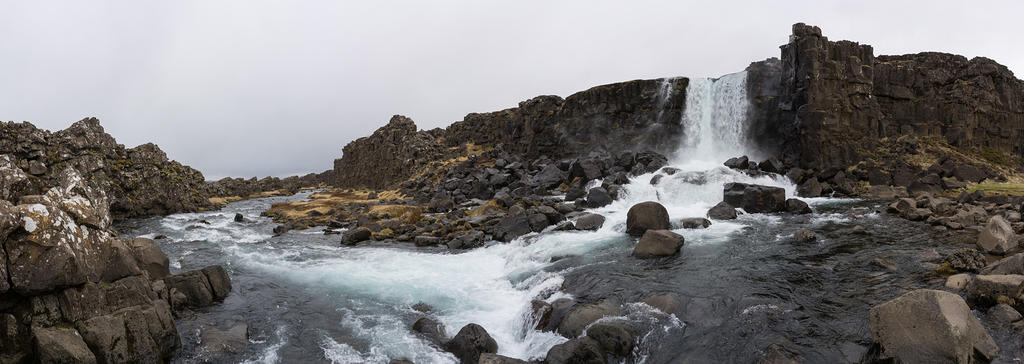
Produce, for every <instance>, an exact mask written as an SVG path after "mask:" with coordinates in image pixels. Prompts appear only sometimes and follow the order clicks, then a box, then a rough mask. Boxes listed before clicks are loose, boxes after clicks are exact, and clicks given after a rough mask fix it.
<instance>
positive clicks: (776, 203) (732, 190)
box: [723, 183, 786, 213]
mask: <svg viewBox="0 0 1024 364" xmlns="http://www.w3.org/2000/svg"><path fill="white" fill-rule="evenodd" d="M723 196H724V201H725V202H726V203H728V204H729V205H732V206H733V207H739V208H742V209H743V211H746V212H748V213H761V212H779V211H783V210H785V209H786V190H785V189H782V188H780V187H771V186H762V185H752V184H745V183H726V184H725V191H724V193H723Z"/></svg>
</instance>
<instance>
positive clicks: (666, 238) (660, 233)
mask: <svg viewBox="0 0 1024 364" xmlns="http://www.w3.org/2000/svg"><path fill="white" fill-rule="evenodd" d="M683 243H684V239H683V236H682V235H679V234H676V233H674V232H671V231H668V230H647V232H645V233H644V236H643V237H641V238H640V241H639V242H637V243H636V247H634V248H633V256H634V257H637V258H658V257H667V256H672V255H676V254H677V253H679V249H680V248H682V247H683Z"/></svg>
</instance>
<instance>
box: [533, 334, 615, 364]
mask: <svg viewBox="0 0 1024 364" xmlns="http://www.w3.org/2000/svg"><path fill="white" fill-rule="evenodd" d="M544 363H546V364H606V363H607V361H606V360H605V358H604V350H602V349H601V344H600V343H598V342H597V340H594V339H592V338H590V337H586V336H584V337H581V338H576V339H572V340H569V341H566V342H564V343H561V344H558V345H555V346H552V347H551V349H549V350H548V354H547V356H546V357H545V359H544Z"/></svg>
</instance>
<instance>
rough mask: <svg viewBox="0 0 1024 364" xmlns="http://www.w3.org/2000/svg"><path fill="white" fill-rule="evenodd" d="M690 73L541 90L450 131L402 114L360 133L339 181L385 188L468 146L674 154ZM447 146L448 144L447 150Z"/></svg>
mask: <svg viewBox="0 0 1024 364" xmlns="http://www.w3.org/2000/svg"><path fill="white" fill-rule="evenodd" d="M687 84H688V80H687V79H685V78H676V79H656V80H637V81H629V82H623V83H616V84H610V85H604V86H598V87H594V88H591V89H589V90H586V91H582V92H579V93H576V94H573V95H571V96H569V97H567V98H565V99H562V98H560V97H558V96H539V97H535V98H533V99H530V100H526V101H523V102H521V103H519V107H515V108H511V109H506V110H502V111H495V112H490V113H482V114H481V113H473V114H469V115H466V117H465V118H464V119H463V120H462V121H458V122H455V123H453V124H452V125H451V126H449V127H448V128H447V129H444V130H440V129H435V130H431V131H417V130H416V125H415V124H414V123H413V122H412V120H410V119H409V118H406V117H404V116H395V117H393V118H392V119H391V121H390V122H389V123H388V125H386V126H384V127H382V128H380V129H378V130H377V131H376V132H374V133H373V135H371V136H369V137H365V138H360V139H357V140H355V141H353V142H351V143H349V144H348V145H346V146H345V148H344V154H343V155H342V158H340V159H338V160H335V164H334V166H335V167H334V171H333V172H334V174H335V176H336V177H335V184H336V185H337V186H340V187H370V188H384V187H387V186H393V185H395V184H396V183H398V182H401V181H403V180H405V179H407V178H409V177H411V176H413V175H415V174H416V173H417V172H419V171H420V170H421V169H422V168H423V167H425V166H427V165H429V164H430V163H431V162H434V161H438V160H443V159H445V158H450V157H452V156H453V151H452V149H451V148H454V147H458V146H461V145H465V144H474V145H477V146H481V147H485V148H487V147H497V146H501V148H502V149H503V150H505V151H507V152H510V153H514V154H517V155H522V156H524V157H526V158H530V159H533V158H539V157H548V158H552V159H558V158H565V157H571V156H577V155H585V154H587V153H589V152H591V151H602V152H608V153H611V154H616V153H619V152H623V151H643V150H653V151H657V152H662V153H666V154H667V153H668V152H671V151H672V150H674V149H675V147H676V145H677V143H678V141H679V138H680V137H681V135H682V127H681V125H680V116H681V114H682V111H683V107H684V104H685V100H686V85H687ZM446 147H447V148H446Z"/></svg>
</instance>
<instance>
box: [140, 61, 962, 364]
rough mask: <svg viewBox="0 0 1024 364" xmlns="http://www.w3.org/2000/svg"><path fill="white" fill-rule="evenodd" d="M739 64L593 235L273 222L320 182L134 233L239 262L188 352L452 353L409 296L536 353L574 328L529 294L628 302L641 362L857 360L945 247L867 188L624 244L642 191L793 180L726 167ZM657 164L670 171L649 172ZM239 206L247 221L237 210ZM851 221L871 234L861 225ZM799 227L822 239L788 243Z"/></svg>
mask: <svg viewBox="0 0 1024 364" xmlns="http://www.w3.org/2000/svg"><path fill="white" fill-rule="evenodd" d="M745 78H746V75H745V74H744V73H737V74H732V75H727V76H724V77H722V78H719V79H717V80H712V79H692V80H691V82H690V84H689V86H688V88H687V101H686V102H687V105H688V106H687V109H686V111H685V113H684V116H683V120H681V121H680V122H682V123H684V125H685V129H686V133H687V134H686V138H685V141H684V143H683V145H681V146H680V149H679V151H678V153H677V154H676V155H674V156H673V157H672V161H671V164H672V166H673V167H675V168H677V169H678V170H679V171H678V172H676V173H673V174H671V175H668V174H667V172H665V171H659V172H656V173H651V174H646V175H641V176H637V177H635V178H633V179H632V180H631V182H630V183H629V184H627V185H625V186H623V195H622V196H620V198H619V200H616V201H615V202H614V203H613V204H611V205H609V206H606V207H603V208H600V209H596V210H595V211H594V212H597V213H600V214H603V215H605V216H606V217H607V222H606V223H605V225H604V227H602V228H601V229H600V230H599V231H595V232H548V233H543V234H531V235H528V236H526V237H523V238H520V239H517V240H515V241H513V242H511V243H508V244H500V243H498V244H493V245H489V246H486V247H484V248H479V249H475V250H471V251H467V252H463V253H451V252H448V251H446V250H445V249H440V248H437V249H422V248H420V249H418V248H415V247H412V246H411V244H390V245H381V244H376V245H368V246H358V247H342V246H339V244H338V239H339V238H338V236H337V235H330V236H325V235H323V234H322V233H321V231H320V229H315V228H314V229H309V230H305V231H291V232H288V233H286V234H284V235H281V236H276V237H275V236H273V234H272V229H273V227H274V224H273V223H272V222H271V221H270V220H269V219H267V218H263V217H260V216H259V214H260V212H262V211H264V210H265V209H267V208H268V207H269V206H270V205H271V204H273V203H276V202H282V201H293V200H300V199H304V198H306V197H307V196H308V193H300V194H297V195H295V196H289V197H272V198H261V199H255V200H248V201H241V202H236V203H232V204H230V205H228V206H227V207H226V208H224V209H223V210H221V211H215V212H204V213H192V214H176V215H171V216H166V217H157V218H150V219H144V220H134V221H128V222H125V223H123V224H122V225H121V226H120V228H121V229H122V230H123V231H125V233H126V234H127V235H132V236H145V237H155V236H157V235H165V236H166V238H165V239H160V240H158V242H159V243H160V245H161V247H162V248H163V249H164V251H165V252H166V253H167V254H168V256H169V257H170V259H171V262H172V271H173V272H179V271H183V270H189V269H197V268H201V267H203V266H206V265H210V264H223V265H225V267H226V268H227V269H228V272H229V273H230V275H231V278H232V281H233V285H234V291H233V292H232V294H231V296H230V297H229V298H228V299H227V300H226V301H225V302H224V303H223V304H221V305H218V306H213V307H210V308H207V309H204V310H202V311H201V313H200V314H197V315H194V316H188V317H185V318H182V319H181V320H179V321H178V325H179V331H180V332H181V333H182V335H183V341H184V348H183V349H182V351H181V354H180V355H179V356H178V359H177V360H178V361H180V362H193V361H203V360H206V359H207V358H208V355H209V354H210V353H206V352H204V351H203V350H202V349H201V345H200V343H199V333H200V332H201V331H202V330H204V329H206V328H221V329H225V328H228V327H231V326H232V325H233V324H235V323H247V324H248V325H249V332H250V345H249V347H248V348H247V349H246V350H245V351H243V352H239V353H231V354H229V355H228V358H229V361H236V362H304V363H306V362H335V363H387V362H388V360H390V359H395V358H408V359H410V360H412V361H414V362H415V363H455V362H457V360H456V359H455V357H454V356H452V355H450V354H448V353H445V352H443V351H442V350H439V349H438V348H435V347H433V346H431V345H430V344H429V343H427V342H426V341H424V340H423V339H421V338H419V337H418V336H416V335H415V334H413V333H412V332H411V330H410V327H411V326H412V323H413V322H414V321H415V320H416V319H418V318H419V317H423V315H424V314H423V313H421V312H417V311H415V310H413V309H412V308H411V307H412V306H413V305H414V304H417V303H425V304H428V305H430V306H432V307H433V309H434V312H433V313H431V315H432V316H433V317H435V318H436V319H438V320H439V321H440V322H442V323H443V324H444V325H445V326H446V327H447V329H448V335H449V337H450V336H452V335H454V334H455V333H456V332H457V331H458V330H459V328H461V327H462V326H464V325H465V324H467V323H470V322H472V323H477V324H479V325H481V326H483V327H484V328H485V329H487V331H488V332H489V333H490V334H491V335H492V336H493V337H494V339H495V340H496V341H497V342H498V345H499V353H500V354H502V355H506V356H511V357H515V358H520V359H526V360H534V359H542V358H543V357H544V355H545V353H546V352H547V350H548V349H549V348H551V347H552V346H553V345H556V344H559V343H561V342H564V341H566V340H567V339H565V338H563V337H561V336H559V335H557V334H554V333H550V332H540V331H536V330H533V329H532V328H531V327H532V326H533V325H534V323H533V322H531V321H530V319H529V313H530V307H531V305H530V302H531V300H534V299H544V300H546V301H549V302H551V301H554V300H556V299H558V298H562V297H571V298H575V299H577V300H580V301H593V300H600V299H605V298H615V299H618V300H619V301H620V302H623V303H625V305H624V311H623V312H624V314H623V317H619V318H612V319H618V320H627V321H629V322H630V323H631V324H632V325H634V327H635V328H637V330H638V335H637V347H636V349H635V350H634V353H633V355H632V357H631V358H629V359H626V362H629V363H633V362H645V363H668V362H721V361H730V362H753V361H756V360H757V358H760V357H761V356H762V355H764V353H765V350H766V348H768V347H769V346H770V345H780V346H781V347H785V348H786V349H787V350H790V351H793V352H798V353H800V355H801V356H802V357H803V358H804V359H806V360H807V361H808V362H850V361H854V362H855V361H857V360H858V359H859V355H861V354H862V353H863V351H864V350H866V348H867V344H868V343H870V333H869V331H868V329H867V310H868V309H869V308H870V307H871V305H873V304H877V303H879V302H882V301H884V300H888V299H891V298H892V297H894V296H895V295H897V294H899V293H901V292H903V291H904V290H906V289H909V288H916V287H919V286H923V285H926V284H927V281H926V280H925V279H924V278H922V277H924V276H925V275H926V274H927V272H929V271H932V270H934V263H933V261H934V260H935V256H936V255H938V254H939V253H941V252H943V250H942V249H944V248H942V247H940V246H939V245H938V243H935V242H933V240H932V239H930V238H929V235H928V234H929V232H928V231H927V230H925V229H924V228H922V227H920V226H919V225H915V224H913V223H908V222H905V221H903V220H899V219H890V218H888V217H887V216H885V215H884V214H879V213H876V212H874V207H875V206H874V205H872V204H870V203H867V202H861V201H854V200H839V199H809V200H808V202H809V203H810V204H811V206H812V207H813V208H814V209H815V213H814V214H810V215H787V214H746V215H741V216H740V218H739V219H737V220H733V221H715V222H714V224H713V225H712V226H711V227H710V228H708V229H702V230H676V232H678V233H680V234H682V235H683V236H684V237H685V239H686V245H685V246H684V247H683V250H682V252H681V254H680V255H679V256H677V257H672V258H665V259H655V260H637V259H634V258H632V257H630V252H631V251H632V246H633V244H634V243H635V240H634V239H632V238H630V237H628V236H627V235H626V234H625V233H624V230H625V220H626V211H627V210H628V209H629V207H630V206H632V205H633V204H635V203H638V202H642V201H649V200H654V201H659V202H661V203H662V204H663V205H665V206H666V207H667V208H668V210H669V214H670V216H672V218H673V219H679V218H684V217H702V216H704V215H705V214H706V212H707V210H708V209H709V208H710V207H711V206H713V205H714V204H716V203H718V202H720V201H721V199H722V185H723V184H724V183H727V182H733V181H740V182H748V183H757V184H764V185H773V186H779V187H783V188H785V189H786V193H787V195H788V196H792V195H793V192H794V188H795V186H794V185H793V184H792V183H791V182H790V181H789V180H787V179H786V178H784V177H779V176H775V177H770V176H761V177H751V176H748V175H746V174H742V173H738V172H737V171H734V170H730V169H727V168H725V167H723V166H722V162H723V161H724V160H725V159H727V158H728V157H733V156H737V155H740V154H743V153H744V152H745V151H746V150H747V148H746V147H745V146H744V145H743V141H744V140H746V135H744V133H745V116H746V108H747V107H748V104H747V101H746V99H745ZM665 92H670V91H669V90H668V88H666V91H665ZM656 174H663V176H662V177H661V181H660V182H659V183H658V184H657V185H652V184H651V183H650V180H651V179H652V178H653V177H654V176H655V175H656ZM235 213H241V214H243V215H244V216H245V217H246V218H247V219H248V221H247V222H244V223H236V222H234V221H233V217H234V215H235ZM203 221H205V222H208V224H207V223H203ZM857 225H860V226H862V227H864V228H865V229H864V230H865V231H866V233H862V234H854V233H851V232H850V231H851V228H853V227H854V226H857ZM801 228H807V229H810V230H812V231H814V232H815V233H816V234H817V235H818V236H819V240H818V241H817V242H814V243H796V242H794V241H793V240H792V238H791V236H792V233H793V232H794V231H796V230H797V229H801ZM552 258H557V259H552ZM669 293H670V294H674V295H676V296H677V297H679V298H680V303H681V305H682V309H681V311H680V312H679V313H677V314H675V315H667V314H664V313H661V312H660V311H657V310H654V309H652V308H650V307H648V306H646V305H644V304H637V303H633V302H639V301H641V300H642V299H643V298H645V297H649V296H653V295H659V294H669Z"/></svg>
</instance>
